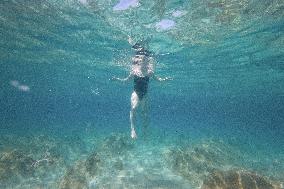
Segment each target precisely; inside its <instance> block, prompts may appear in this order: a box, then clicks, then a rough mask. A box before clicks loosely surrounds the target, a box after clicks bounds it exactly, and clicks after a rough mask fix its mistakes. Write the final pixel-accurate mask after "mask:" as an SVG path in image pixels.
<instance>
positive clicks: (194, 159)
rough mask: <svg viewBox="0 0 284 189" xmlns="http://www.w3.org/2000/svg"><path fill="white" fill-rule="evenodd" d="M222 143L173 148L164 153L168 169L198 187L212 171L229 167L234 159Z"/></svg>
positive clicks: (208, 142)
mask: <svg viewBox="0 0 284 189" xmlns="http://www.w3.org/2000/svg"><path fill="white" fill-rule="evenodd" d="M232 157H238V155H237V154H236V153H232V152H231V150H230V148H228V147H227V146H226V145H225V144H224V143H221V142H213V141H206V142H203V143H200V144H197V145H194V146H192V147H180V148H173V149H170V150H168V151H166V152H165V159H166V161H167V163H168V165H169V167H170V168H171V169H172V170H174V171H175V172H177V173H178V174H180V175H181V176H182V177H184V178H186V179H187V180H189V181H191V182H192V183H194V185H196V186H200V185H201V183H202V180H203V179H204V178H205V177H206V175H208V173H209V172H211V171H212V170H214V169H217V168H219V167H222V166H226V165H229V164H230V165H231V164H233V162H234V158H232Z"/></svg>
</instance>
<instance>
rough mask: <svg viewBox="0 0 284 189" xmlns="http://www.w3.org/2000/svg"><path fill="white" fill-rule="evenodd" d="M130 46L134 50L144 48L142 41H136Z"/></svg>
mask: <svg viewBox="0 0 284 189" xmlns="http://www.w3.org/2000/svg"><path fill="white" fill-rule="evenodd" d="M132 48H133V49H134V50H136V51H141V50H144V46H143V44H142V41H138V42H136V43H135V44H134V45H133V46H132Z"/></svg>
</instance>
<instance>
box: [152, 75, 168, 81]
mask: <svg viewBox="0 0 284 189" xmlns="http://www.w3.org/2000/svg"><path fill="white" fill-rule="evenodd" d="M154 79H156V80H157V81H171V80H173V78H172V77H165V78H160V77H156V76H154Z"/></svg>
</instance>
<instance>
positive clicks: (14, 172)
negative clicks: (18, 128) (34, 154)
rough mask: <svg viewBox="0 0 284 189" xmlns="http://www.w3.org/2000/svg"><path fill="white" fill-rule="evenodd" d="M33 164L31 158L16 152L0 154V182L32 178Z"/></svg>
mask: <svg viewBox="0 0 284 189" xmlns="http://www.w3.org/2000/svg"><path fill="white" fill-rule="evenodd" d="M33 162H34V160H33V159H32V158H31V157H29V156H27V155H26V154H24V153H23V152H21V151H18V150H13V151H7V152H3V153H1V154H0V182H1V183H3V182H7V181H11V180H13V179H18V178H19V177H29V176H32V175H33V174H34V168H33V166H32V164H33Z"/></svg>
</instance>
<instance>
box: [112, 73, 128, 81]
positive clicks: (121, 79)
mask: <svg viewBox="0 0 284 189" xmlns="http://www.w3.org/2000/svg"><path fill="white" fill-rule="evenodd" d="M132 77H133V74H132V73H130V74H129V76H127V77H126V78H119V77H112V78H111V80H112V81H129V80H130V79H131V78H132Z"/></svg>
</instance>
